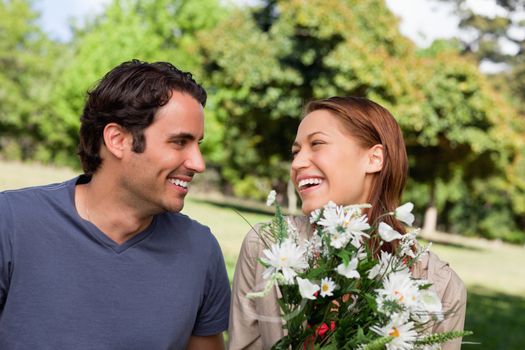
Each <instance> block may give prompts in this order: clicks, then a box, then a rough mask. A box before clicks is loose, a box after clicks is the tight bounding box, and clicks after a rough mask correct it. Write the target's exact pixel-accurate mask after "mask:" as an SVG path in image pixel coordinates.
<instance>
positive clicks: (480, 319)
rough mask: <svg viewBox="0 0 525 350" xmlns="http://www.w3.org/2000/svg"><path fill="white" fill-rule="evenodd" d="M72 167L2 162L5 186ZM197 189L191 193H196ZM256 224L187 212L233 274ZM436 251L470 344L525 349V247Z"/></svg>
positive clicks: (256, 213)
mask: <svg viewBox="0 0 525 350" xmlns="http://www.w3.org/2000/svg"><path fill="white" fill-rule="evenodd" d="M74 175H75V173H74V172H73V171H71V170H68V169H58V168H49V167H43V166H38V165H26V164H20V163H8V162H0V190H4V189H12V188H19V187H24V186H30V185H37V184H45V183H50V182H56V181H61V180H64V179H68V178H71V177H72V176H74ZM190 193H191V192H190ZM235 210H237V211H239V212H240V213H241V214H242V216H244V217H245V218H246V219H247V220H248V221H249V222H250V223H251V224H256V223H258V222H262V221H268V220H269V218H270V216H269V215H268V214H267V213H264V212H262V211H260V210H257V209H254V208H252V207H243V206H241V205H237V204H231V203H224V202H220V201H219V202H217V201H211V200H205V199H202V195H200V196H199V197H198V198H197V197H192V196H191V195H190V196H189V198H188V200H187V201H186V205H185V208H184V210H183V212H184V213H186V214H188V215H190V216H191V217H193V218H195V219H197V220H199V221H200V222H202V223H204V224H206V225H208V226H209V227H210V228H211V229H212V231H213V232H214V233H215V235H216V236H217V238H218V240H219V242H220V244H221V247H222V249H223V252H224V255H225V259H226V263H227V267H228V272H229V274H230V278H231V277H232V274H233V269H234V266H235V261H236V259H237V254H238V251H239V248H240V245H241V243H242V239H243V237H244V235H245V234H246V232H247V231H248V230H249V228H250V226H249V224H248V223H246V222H245V221H244V219H242V218H241V217H240V216H239V214H238V213H237V212H235ZM425 238H426V239H429V240H431V241H432V242H433V244H434V245H433V248H432V250H433V251H434V252H436V253H437V254H439V256H440V257H441V258H442V259H443V260H445V261H448V262H449V263H450V264H451V265H452V266H453V267H454V269H455V270H456V272H457V273H458V274H459V275H460V277H461V278H462V279H463V280H464V281H465V284H466V285H467V287H468V306H467V320H466V325H465V328H466V329H469V330H472V331H473V332H474V333H475V334H474V335H473V336H471V337H469V338H468V339H466V340H467V341H471V342H479V343H481V344H480V345H464V346H463V349H472V350H478V349H479V350H521V349H524V348H525V332H524V331H523V330H524V329H525V268H524V267H525V266H524V265H525V247H523V246H511V245H508V244H504V243H495V242H487V241H484V240H480V239H468V238H465V237H460V236H452V235H448V234H435V235H432V236H428V237H425Z"/></svg>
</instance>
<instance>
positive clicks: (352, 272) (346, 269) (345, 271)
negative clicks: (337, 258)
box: [335, 258, 361, 278]
mask: <svg viewBox="0 0 525 350" xmlns="http://www.w3.org/2000/svg"><path fill="white" fill-rule="evenodd" d="M335 270H336V271H337V273H338V274H340V275H342V276H345V277H346V278H359V277H361V276H360V275H359V272H358V271H357V258H353V259H352V260H350V262H349V263H348V265H345V264H344V263H342V264H339V265H338V266H337V267H336V269H335Z"/></svg>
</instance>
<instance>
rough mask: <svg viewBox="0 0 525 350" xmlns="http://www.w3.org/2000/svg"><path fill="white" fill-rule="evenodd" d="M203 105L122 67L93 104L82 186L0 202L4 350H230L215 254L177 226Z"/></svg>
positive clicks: (205, 239)
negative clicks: (225, 339) (226, 342)
mask: <svg viewBox="0 0 525 350" xmlns="http://www.w3.org/2000/svg"><path fill="white" fill-rule="evenodd" d="M205 103H206V92H205V91H204V89H203V88H202V87H201V86H200V85H198V84H197V83H196V82H195V81H194V80H193V78H192V76H191V74H189V73H185V72H182V71H180V70H178V69H177V68H175V67H174V66H172V65H171V64H169V63H163V62H157V63H152V64H149V63H144V62H139V61H136V60H134V61H131V62H126V63H123V64H121V65H119V66H118V67H116V68H114V69H113V70H112V71H110V72H109V73H108V74H107V75H106V76H105V77H104V78H103V79H102V80H101V82H100V83H99V84H98V86H97V87H96V88H95V89H94V90H93V91H91V92H90V93H89V95H88V99H87V102H86V105H85V108H84V112H83V115H82V117H81V128H80V145H79V155H80V158H81V161H82V166H83V168H84V172H85V174H84V175H82V176H79V177H78V178H75V179H73V180H70V181H66V182H64V183H61V184H54V185H48V186H42V187H35V188H29V189H22V190H15V191H6V192H3V193H0V349H4V350H9V349H32V350H33V349H53V350H55V349H75V350H81V349H126V350H130V349H141V350H144V349H147V350H150V349H210V350H215V349H223V348H224V343H223V338H222V332H223V331H224V330H226V328H227V326H228V311H229V300H230V287H229V283H228V277H227V273H226V269H225V266H224V261H223V257H222V254H221V251H220V248H219V245H218V243H217V241H216V240H215V238H214V237H213V235H212V234H211V233H210V231H209V229H208V228H207V227H205V226H202V225H200V224H198V223H197V222H195V221H193V220H191V219H189V218H188V217H187V216H185V215H182V214H180V213H178V212H179V211H180V210H181V209H182V207H183V205H184V197H185V196H186V193H187V192H188V185H189V183H190V182H191V180H192V179H193V176H194V175H195V174H196V173H200V172H202V171H204V168H205V164H204V161H203V159H202V155H201V153H200V150H199V143H200V141H201V140H202V138H203V129H204V114H203V107H204V105H205Z"/></svg>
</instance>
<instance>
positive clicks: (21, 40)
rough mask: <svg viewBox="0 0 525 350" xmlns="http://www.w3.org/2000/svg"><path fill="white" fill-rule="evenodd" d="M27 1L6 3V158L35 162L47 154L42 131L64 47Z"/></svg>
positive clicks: (1, 94) (2, 146) (0, 32)
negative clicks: (41, 144) (45, 31)
mask: <svg viewBox="0 0 525 350" xmlns="http://www.w3.org/2000/svg"><path fill="white" fill-rule="evenodd" d="M30 5H31V2H30V1H27V0H8V1H0V153H1V154H3V155H4V157H7V158H15V159H29V158H33V157H34V156H35V154H36V153H38V152H39V151H41V150H42V148H41V147H39V141H41V140H42V138H43V137H44V136H43V135H42V134H41V131H40V129H39V123H40V122H41V121H42V119H43V115H42V111H43V109H45V108H46V106H47V101H48V98H49V90H50V86H51V85H50V78H51V76H52V72H53V65H54V61H55V60H56V58H57V57H58V53H59V52H60V50H61V47H60V46H59V45H58V44H54V43H52V42H51V41H50V40H49V39H48V38H47V37H46V36H45V35H44V34H43V33H42V31H41V30H40V28H39V27H38V26H37V24H36V20H37V19H38V16H37V13H36V12H35V11H33V10H32V9H31V6H30Z"/></svg>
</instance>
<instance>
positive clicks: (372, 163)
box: [366, 144, 385, 174]
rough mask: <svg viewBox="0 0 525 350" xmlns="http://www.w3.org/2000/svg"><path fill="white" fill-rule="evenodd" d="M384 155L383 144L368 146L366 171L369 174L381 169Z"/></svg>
mask: <svg viewBox="0 0 525 350" xmlns="http://www.w3.org/2000/svg"><path fill="white" fill-rule="evenodd" d="M384 156H385V154H384V147H383V145H380V144H377V145H375V146H372V147H371V148H369V149H368V151H367V159H368V163H367V169H366V172H367V173H370V174H371V173H377V172H378V171H381V169H383V161H384Z"/></svg>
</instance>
